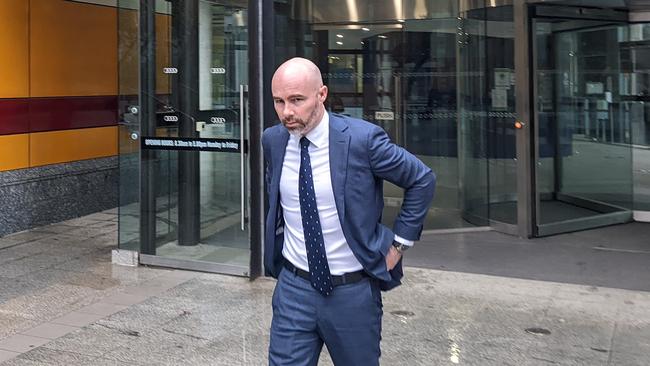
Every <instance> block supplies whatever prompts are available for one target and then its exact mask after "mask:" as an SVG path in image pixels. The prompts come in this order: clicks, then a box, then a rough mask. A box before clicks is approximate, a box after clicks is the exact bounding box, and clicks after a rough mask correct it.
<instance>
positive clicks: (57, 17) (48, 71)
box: [3, 0, 117, 97]
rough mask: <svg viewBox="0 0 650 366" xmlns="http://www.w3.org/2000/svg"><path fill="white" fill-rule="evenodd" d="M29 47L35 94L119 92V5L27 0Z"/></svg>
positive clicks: (69, 94)
mask: <svg viewBox="0 0 650 366" xmlns="http://www.w3.org/2000/svg"><path fill="white" fill-rule="evenodd" d="M3 1H4V0H3ZM30 53H31V57H30V65H31V96H33V97H47V96H71V95H115V94H117V8H114V7H109V6H99V5H91V4H85V3H76V2H72V1H63V0H30Z"/></svg>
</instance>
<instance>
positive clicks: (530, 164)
mask: <svg viewBox="0 0 650 366" xmlns="http://www.w3.org/2000/svg"><path fill="white" fill-rule="evenodd" d="M534 3H539V1H538V0H527V1H525V2H524V1H521V2H518V1H515V2H514V4H513V7H514V9H513V10H514V23H515V24H514V28H515V79H516V83H515V92H516V112H517V125H516V127H517V133H516V145H517V149H516V151H517V227H518V235H519V236H520V237H525V238H532V237H539V236H547V235H553V234H559V233H563V232H568V231H578V230H584V229H587V228H593V227H598V226H605V225H612V224H616V223H623V222H628V221H630V220H631V219H632V211H631V210H629V211H623V212H610V213H603V214H601V215H598V216H597V217H585V218H577V219H572V220H565V221H562V222H557V223H551V224H544V225H538V223H537V222H538V217H539V207H538V205H537V199H536V195H537V169H536V165H535V162H536V161H537V158H538V151H537V150H538V149H537V141H538V138H539V136H538V131H537V130H538V129H537V128H536V127H537V126H536V123H537V122H536V121H535V116H536V110H537V108H536V107H537V106H536V94H537V78H536V73H535V70H536V58H535V53H534V51H535V46H536V45H535V32H534V29H533V25H534V24H533V20H534V19H535V18H542V17H552V18H565V19H578V20H579V19H583V20H587V19H588V20H601V21H602V20H606V21H614V22H616V21H618V22H629V14H628V13H627V12H623V11H617V10H614V9H592V8H582V7H575V6H560V5H534ZM567 198H568V199H574V197H567ZM575 199H577V198H575ZM608 206H609V205H608Z"/></svg>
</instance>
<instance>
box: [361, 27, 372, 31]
mask: <svg viewBox="0 0 650 366" xmlns="http://www.w3.org/2000/svg"><path fill="white" fill-rule="evenodd" d="M361 30H362V31H364V32H370V28H366V27H363V28H361Z"/></svg>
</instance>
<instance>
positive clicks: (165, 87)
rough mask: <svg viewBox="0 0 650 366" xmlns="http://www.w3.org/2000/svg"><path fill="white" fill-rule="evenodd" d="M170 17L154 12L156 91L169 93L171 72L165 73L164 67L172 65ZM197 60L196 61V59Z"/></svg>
mask: <svg viewBox="0 0 650 366" xmlns="http://www.w3.org/2000/svg"><path fill="white" fill-rule="evenodd" d="M171 29H172V25H171V17H170V16H169V15H165V14H156V93H157V94H170V93H171V83H170V78H171V77H172V76H171V75H172V74H165V73H164V72H163V69H164V68H165V67H173V66H176V65H172V64H171V63H172V61H171V47H172V44H171ZM197 62H198V61H197Z"/></svg>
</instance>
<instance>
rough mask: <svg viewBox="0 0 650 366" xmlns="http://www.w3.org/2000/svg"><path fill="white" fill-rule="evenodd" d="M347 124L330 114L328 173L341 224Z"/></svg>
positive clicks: (343, 213) (346, 164)
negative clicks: (330, 177)
mask: <svg viewBox="0 0 650 366" xmlns="http://www.w3.org/2000/svg"><path fill="white" fill-rule="evenodd" d="M347 129H348V125H347V124H346V123H345V122H344V121H343V119H341V118H340V117H337V116H335V115H334V114H330V131H329V132H330V137H329V140H330V141H329V142H330V153H329V155H330V174H331V176H332V190H333V191H334V200H335V201H336V210H337V211H338V214H339V219H340V221H341V225H343V222H345V179H346V177H347V171H348V151H349V148H350V136H349V134H348V133H347Z"/></svg>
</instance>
